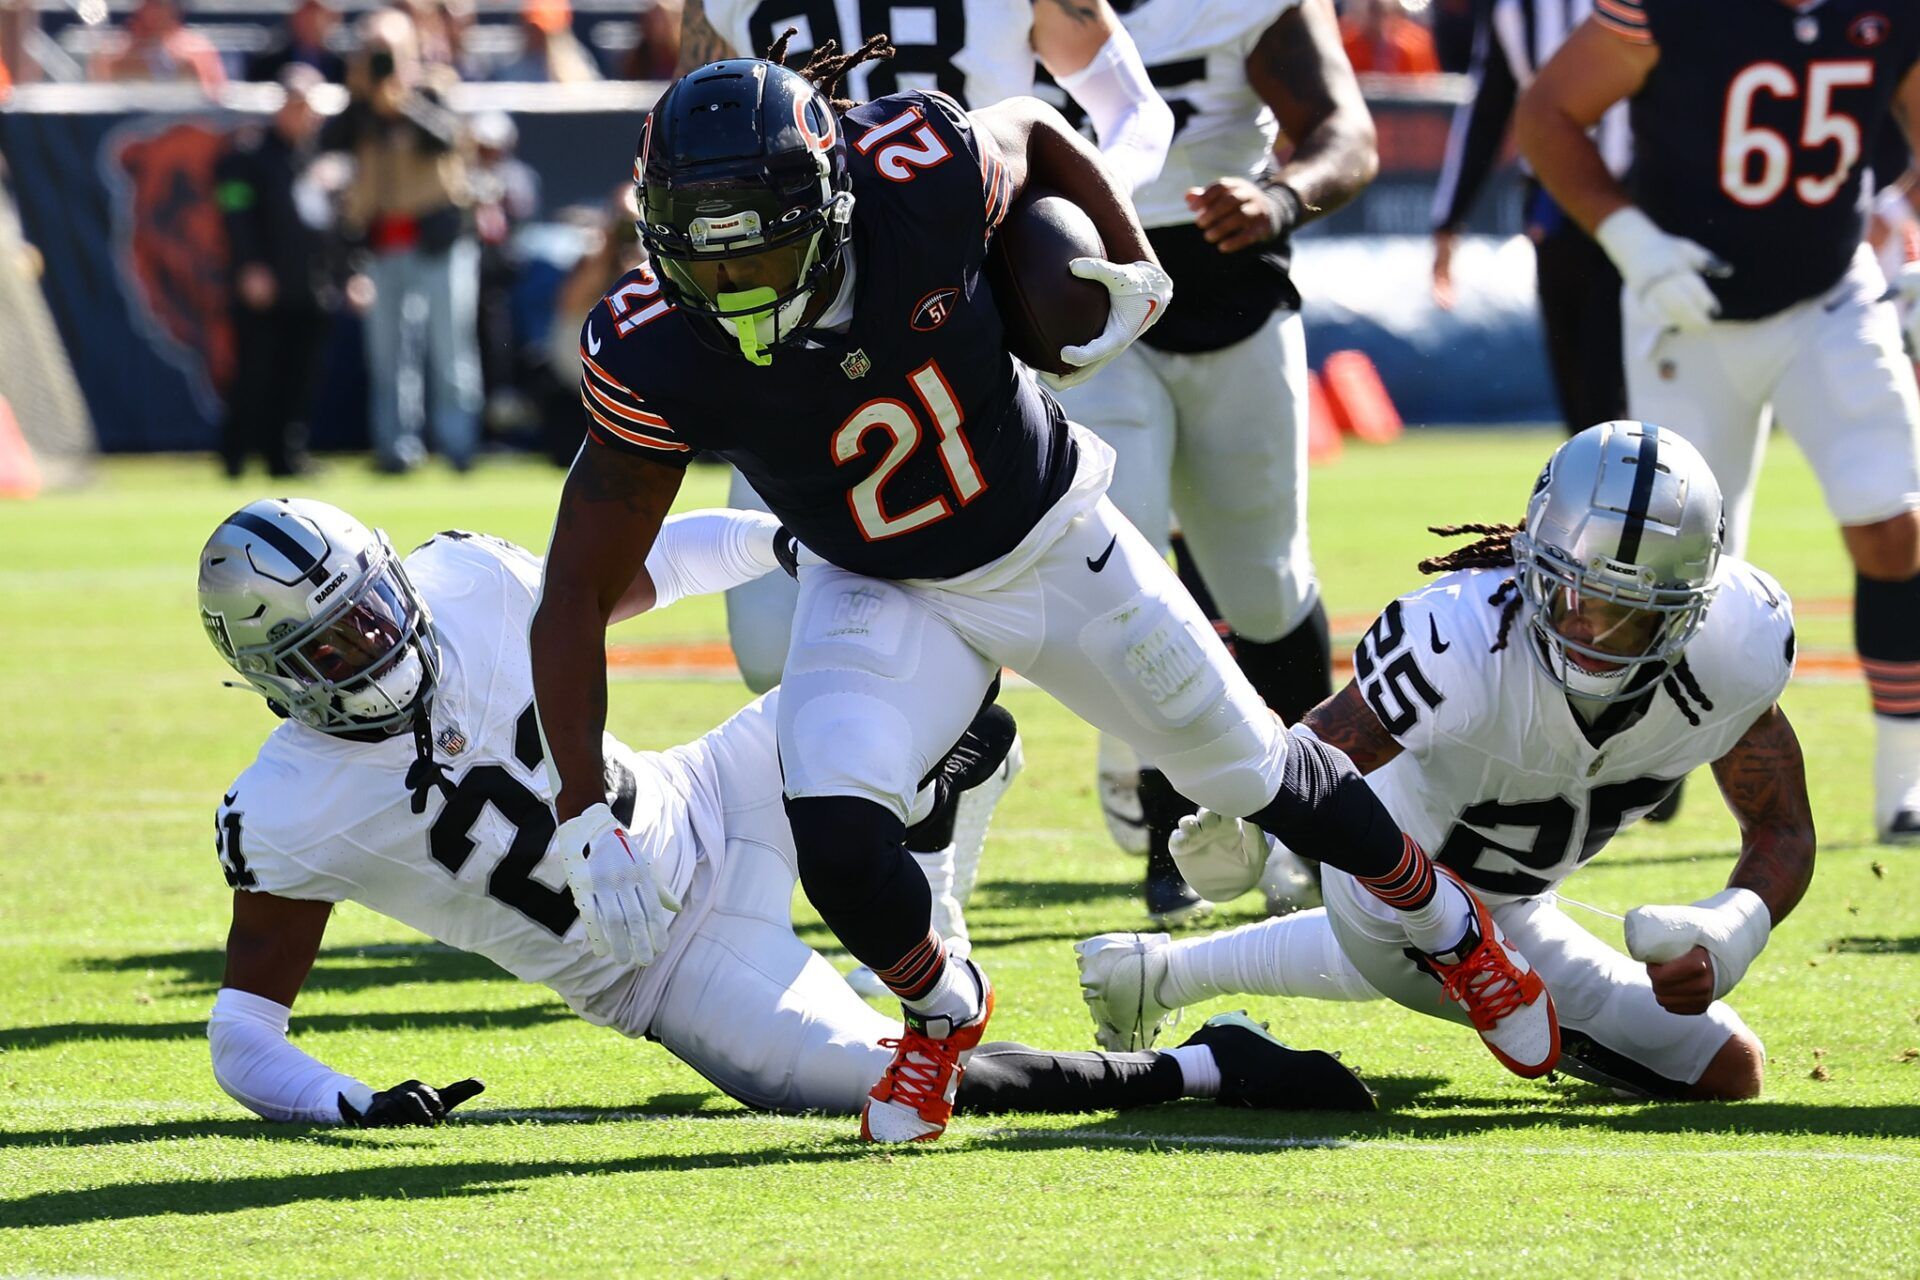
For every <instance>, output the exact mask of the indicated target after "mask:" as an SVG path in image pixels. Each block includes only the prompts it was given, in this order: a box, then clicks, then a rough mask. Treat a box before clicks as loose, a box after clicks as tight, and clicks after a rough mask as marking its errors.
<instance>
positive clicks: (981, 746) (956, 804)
mask: <svg viewBox="0 0 1920 1280" xmlns="http://www.w3.org/2000/svg"><path fill="white" fill-rule="evenodd" d="M1019 735H1020V727H1019V726H1018V725H1017V724H1015V723H1014V720H1013V713H1012V712H1011V711H1008V710H1007V709H1006V708H1005V707H1003V706H1000V705H999V704H998V703H993V702H990V703H988V704H987V705H986V706H984V707H981V708H980V713H979V714H978V715H976V716H974V718H973V723H972V724H970V725H968V726H967V731H966V732H965V733H963V734H961V735H960V741H958V742H956V743H954V744H953V750H951V751H949V752H947V754H946V756H945V757H944V758H943V759H942V760H941V761H940V763H939V764H937V765H935V766H934V767H933V772H932V773H930V774H928V775H927V776H926V778H924V779H923V780H922V781H921V784H920V785H921V786H923V787H924V786H926V785H927V784H928V783H932V784H933V788H934V799H933V809H932V811H931V812H929V813H928V814H927V816H926V817H924V818H922V819H921V820H920V821H918V822H916V823H914V824H913V825H912V826H911V827H908V828H907V848H909V849H911V850H913V851H914V852H915V853H937V852H939V851H940V850H942V849H944V848H946V847H947V846H948V845H950V844H952V843H953V822H954V818H955V817H956V816H957V815H958V813H959V809H960V797H961V795H962V794H964V793H965V792H968V791H971V790H973V789H974V788H975V787H977V786H979V785H980V784H981V783H983V782H985V781H986V780H987V779H989V778H991V777H993V775H994V773H995V772H996V771H998V769H999V768H1000V766H1001V765H1002V764H1004V763H1006V759H1007V754H1008V753H1009V752H1011V751H1012V750H1013V742H1014V739H1015V738H1017V737H1018V736H1019Z"/></svg>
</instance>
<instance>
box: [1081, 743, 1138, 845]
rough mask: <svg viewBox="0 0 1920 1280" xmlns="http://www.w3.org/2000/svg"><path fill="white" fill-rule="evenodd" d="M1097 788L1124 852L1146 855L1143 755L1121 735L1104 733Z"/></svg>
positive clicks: (1111, 829) (1110, 832)
mask: <svg viewBox="0 0 1920 1280" xmlns="http://www.w3.org/2000/svg"><path fill="white" fill-rule="evenodd" d="M1093 789H1094V792H1095V794H1097V795H1098V796H1099V797H1100V816H1101V818H1103V819H1104V820H1105V821H1106V824H1107V834H1108V835H1110V836H1112V837H1113V842H1114V843H1115V844H1117V845H1119V846H1120V849H1121V852H1123V853H1130V854H1132V855H1133V856H1134V857H1136V858H1144V857H1146V856H1147V846H1148V836H1147V812H1146V808H1145V807H1144V806H1143V805H1142V804H1141V802H1140V757H1139V756H1136V755H1135V754H1134V753H1133V748H1132V747H1129V746H1128V745H1127V744H1126V743H1124V742H1122V741H1120V739H1118V738H1114V737H1110V736H1108V735H1107V734H1104V733H1103V734H1101V735H1100V756H1099V761H1098V763H1097V764H1096V766H1095V773H1094V786H1093Z"/></svg>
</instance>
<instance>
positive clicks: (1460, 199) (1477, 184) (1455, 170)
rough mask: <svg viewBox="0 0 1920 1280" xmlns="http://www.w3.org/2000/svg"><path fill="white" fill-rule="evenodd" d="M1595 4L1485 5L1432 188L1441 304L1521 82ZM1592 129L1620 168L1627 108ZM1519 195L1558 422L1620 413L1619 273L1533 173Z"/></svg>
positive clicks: (1613, 166) (1450, 295)
mask: <svg viewBox="0 0 1920 1280" xmlns="http://www.w3.org/2000/svg"><path fill="white" fill-rule="evenodd" d="M1592 11H1593V0H1495V3H1494V4H1492V5H1491V6H1490V7H1486V8H1483V9H1482V11H1481V14H1480V20H1479V22H1478V24H1477V25H1476V27H1475V29H1474V42H1473V66H1472V69H1471V70H1472V75H1473V96H1472V97H1471V98H1469V99H1468V100H1467V101H1466V102H1463V103H1461V104H1460V107H1459V109H1458V110H1457V111H1456V112H1455V113H1454V117H1453V128H1452V130H1451V131H1450V132H1449V133H1448V134H1447V151H1446V158H1445V161H1444V163H1443V165H1442V167H1441V170H1440V182H1439V185H1438V186H1436V187H1435V188H1434V192H1433V295H1434V300H1435V301H1436V302H1437V303H1438V304H1439V305H1440V306H1442V307H1452V305H1453V303H1454V299H1455V296H1456V288H1457V286H1456V283H1455V281H1454V278H1453V253H1454V249H1455V248H1456V247H1457V245H1458V244H1459V240H1460V228H1461V227H1462V226H1464V225H1465V224H1466V221H1467V216H1468V214H1469V213H1470V212H1472V209H1473V203H1474V201H1475V200H1476V199H1477V198H1478V197H1479V195H1480V191H1481V189H1482V188H1483V187H1484V186H1485V185H1486V181H1487V178H1488V176H1489V175H1490V174H1491V173H1492V172H1493V169H1494V165H1495V163H1496V162H1498V161H1499V160H1500V159H1501V156H1502V153H1503V152H1504V150H1505V143H1506V137H1507V125H1508V123H1509V122H1510V121H1511V120H1512V118H1513V108H1514V104H1515V102H1516V101H1518V99H1519V96H1520V90H1521V89H1524V88H1525V87H1526V86H1527V85H1529V84H1531V83H1533V77H1534V73H1535V72H1536V71H1538V69H1539V68H1540V67H1541V66H1542V65H1543V64H1544V63H1545V62H1546V60H1547V59H1548V58H1550V57H1552V56H1553V51H1554V50H1555V49H1558V48H1559V47H1560V45H1561V43H1562V42H1564V41H1565V40H1566V38H1567V36H1568V35H1569V34H1571V33H1572V31H1573V30H1574V29H1575V28H1576V27H1578V26H1579V25H1580V24H1581V23H1582V22H1584V21H1585V20H1586V18H1587V15H1588V14H1590V13H1591V12H1592ZM1595 134H1596V143H1597V145H1598V146H1599V148H1600V154H1601V155H1602V156H1604V157H1605V158H1606V162H1607V169H1608V171H1609V172H1611V173H1614V174H1624V173H1625V172H1626V171H1627V165H1628V163H1629V161H1630V160H1631V159H1632V157H1633V144H1632V138H1631V135H1630V132H1629V127H1628V124H1627V109H1626V107H1625V106H1624V105H1621V106H1616V107H1615V108H1613V109H1612V110H1611V111H1608V112H1607V114H1606V116H1605V117H1604V118H1603V119H1602V120H1601V122H1600V124H1599V127H1598V128H1597V129H1596V130H1595ZM1525 198H1526V210H1525V218H1526V232H1527V239H1528V240H1530V241H1532V242H1533V261H1534V277H1535V285H1536V287H1537V289H1538V292H1539V295H1540V321H1541V327H1542V329H1543V330H1544V331H1545V336H1546V340H1547V360H1548V364H1549V366H1550V368H1551V369H1552V371H1553V387H1554V391H1555V393H1556V394H1557V395H1558V397H1559V401H1560V418H1561V422H1562V424H1563V425H1564V426H1565V427H1566V429H1567V433H1568V434H1569V435H1571V434H1573V433H1574V432H1576V431H1580V430H1583V429H1585V428H1586V427H1589V426H1591V425H1592V424H1594V423H1596V422H1609V421H1611V420H1613V419H1615V418H1620V417H1625V416H1626V412H1627V382H1626V374H1625V373H1624V372H1623V371H1622V369H1621V364H1620V273H1619V272H1617V271H1615V270H1614V269H1613V263H1612V262H1611V261H1610V260H1609V259H1608V258H1607V255H1606V253H1605V252H1604V251H1603V250H1602V249H1601V248H1600V246H1599V245H1597V244H1595V243H1594V240H1593V237H1592V236H1590V235H1588V234H1587V233H1586V231H1585V230H1584V229H1583V228H1582V227H1581V226H1580V224H1579V223H1577V222H1575V221H1574V220H1573V219H1571V218H1569V217H1567V215H1566V214H1565V213H1563V212H1562V211H1561V209H1560V207H1559V206H1558V205H1556V204H1555V203H1554V202H1553V197H1552V196H1549V195H1548V194H1547V193H1546V191H1545V190H1544V189H1543V188H1542V187H1541V186H1540V183H1539V182H1538V181H1537V180H1532V179H1530V180H1529V181H1528V182H1527V185H1526V197H1525Z"/></svg>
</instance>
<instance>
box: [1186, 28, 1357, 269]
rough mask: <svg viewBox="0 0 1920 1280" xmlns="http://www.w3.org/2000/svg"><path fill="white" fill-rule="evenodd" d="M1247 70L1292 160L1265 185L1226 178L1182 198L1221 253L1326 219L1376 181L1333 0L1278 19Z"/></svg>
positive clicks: (1243, 247)
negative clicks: (1277, 122) (1322, 218)
mask: <svg viewBox="0 0 1920 1280" xmlns="http://www.w3.org/2000/svg"><path fill="white" fill-rule="evenodd" d="M1246 68H1247V83H1249V84H1250V85H1252V86H1253V90H1254V92H1255V93H1257V94H1259V95H1260V99H1261V101H1263V102H1265V103H1266V104H1267V105H1268V106H1269V107H1271V108H1273V114H1274V116H1275V118H1277V119H1278V120H1279V121H1280V130H1281V133H1282V135H1283V136H1284V137H1285V139H1286V141H1287V143H1288V144H1289V145H1290V146H1291V147H1292V148H1293V150H1292V152H1291V154H1290V155H1289V156H1288V157H1287V159H1286V161H1285V163H1283V164H1282V165H1281V166H1280V169H1279V172H1278V173H1276V174H1274V175H1273V176H1272V177H1271V178H1269V179H1267V180H1266V181H1264V182H1253V181H1250V180H1248V179H1246V178H1241V177H1226V178H1220V179H1218V180H1216V181H1215V182H1214V183H1213V184H1212V185H1211V186H1209V187H1207V188H1206V189H1205V190H1203V191H1200V190H1196V191H1189V192H1188V193H1187V205H1188V207H1189V208H1191V209H1192V210H1193V211H1194V214H1195V215H1196V216H1195V218H1194V221H1195V222H1196V223H1197V224H1198V226H1199V227H1200V230H1201V231H1202V232H1204V233H1205V234H1206V237H1207V242H1208V243H1209V244H1212V245H1214V246H1215V247H1216V248H1218V249H1219V250H1220V252H1222V253H1235V252H1238V251H1239V250H1241V249H1246V248H1250V247H1251V246H1253V245H1256V244H1260V243H1261V242H1263V241H1267V240H1272V239H1275V238H1276V237H1279V236H1282V235H1285V234H1286V233H1287V232H1289V231H1291V230H1292V229H1293V228H1294V227H1296V226H1298V225H1300V224H1301V223H1303V222H1310V221H1312V220H1313V219H1314V218H1318V217H1320V216H1321V215H1322V214H1326V213H1331V212H1333V211H1334V210H1335V209H1338V208H1339V207H1340V206H1341V205H1343V204H1345V203H1347V201H1349V200H1351V199H1353V198H1354V197H1355V196H1356V195H1358V194H1360V191H1361V189H1362V188H1363V187H1365V186H1366V185H1367V184H1368V183H1369V182H1372V181H1373V176H1374V174H1376V173H1378V172H1379V171H1380V150H1379V144H1378V140H1377V138H1376V136H1375V134H1374V128H1373V116H1372V114H1371V113H1369V112H1368V111H1367V104H1366V102H1365V100H1363V99H1362V98H1361V96H1360V85H1359V82H1358V81H1356V80H1355V79H1354V78H1353V67H1352V65H1351V64H1350V63H1348V61H1347V55H1346V51H1345V50H1344V49H1343V48H1342V47H1341V44H1340V23H1339V19H1338V18H1336V17H1335V16H1334V12H1333V3H1332V0H1305V2H1304V3H1302V4H1300V5H1297V6H1296V7H1294V8H1292V9H1289V10H1288V11H1287V12H1285V13H1283V14H1281V15H1280V17H1279V18H1278V19H1277V20H1276V21H1275V22H1274V24H1273V25H1272V26H1270V27H1268V28H1267V30H1266V32H1265V33H1264V34H1263V35H1262V36H1261V37H1260V42H1259V43H1258V44H1256V45H1255V46H1254V47H1253V52H1252V53H1250V54H1248V55H1247V63H1246Z"/></svg>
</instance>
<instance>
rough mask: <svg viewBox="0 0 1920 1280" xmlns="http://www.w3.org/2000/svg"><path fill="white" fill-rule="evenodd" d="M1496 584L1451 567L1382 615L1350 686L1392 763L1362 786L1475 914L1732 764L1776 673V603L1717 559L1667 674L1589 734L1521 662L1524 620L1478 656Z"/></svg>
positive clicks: (1786, 613)
mask: <svg viewBox="0 0 1920 1280" xmlns="http://www.w3.org/2000/svg"><path fill="white" fill-rule="evenodd" d="M1509 576H1511V575H1510V571H1508V570H1505V569H1469V570H1463V571H1460V572H1456V573H1450V574H1447V575H1446V576H1444V577H1441V578H1438V579H1435V580H1434V582H1433V583H1432V584H1430V585H1429V586H1427V587H1426V588H1424V589H1422V590H1420V591H1415V592H1411V593H1409V594H1408V595H1405V596H1402V597H1400V599H1398V600H1396V601H1394V602H1393V603H1392V604H1390V605H1388V606H1387V608H1386V610H1385V611H1384V612H1383V613H1381V615H1380V617H1379V618H1378V619H1377V620H1376V621H1375V622H1374V624H1373V627H1372V628H1371V629H1370V630H1369V631H1368V632H1367V634H1366V635H1365V636H1364V637H1363V638H1362V639H1361V641H1360V643H1359V645H1358V646H1357V647H1356V648H1355V650H1354V655H1353V665H1354V679H1355V681H1356V682H1357V683H1358V684H1359V686H1360V690H1361V693H1362V695H1363V696H1364V697H1365V698H1366V701H1367V705H1368V706H1369V707H1371V708H1372V709H1373V713H1374V714H1375V715H1376V716H1378V717H1379V720H1380V723H1381V725H1382V726H1384V727H1385V728H1386V730H1387V731H1388V732H1389V733H1391V734H1392V735H1393V736H1394V738H1395V740H1397V741H1398V742H1399V743H1400V745H1401V746H1402V747H1403V748H1405V750H1404V751H1403V752H1402V754H1400V755H1399V756H1396V757H1395V758H1394V759H1393V760H1392V761H1390V762H1389V763H1387V764H1386V765H1385V766H1383V767H1382V768H1380V769H1377V770H1375V771H1374V772H1373V773H1371V774H1369V775H1368V776H1367V781H1368V783H1369V784H1371V785H1372V787H1373V789H1374V791H1375V792H1376V793H1377V794H1378V795H1379V796H1380V798H1381V800H1382V801H1383V802H1384V803H1385V804H1386V806H1387V809H1388V811H1389V812H1391V813H1392V814H1393V816H1394V818H1395V820H1396V821H1398V822H1399V823H1400V826H1401V828H1402V829H1403V830H1405V831H1406V832H1408V833H1409V834H1410V835H1412V836H1413V838H1414V839H1416V840H1418V841H1419V842H1420V843H1421V844H1422V845H1423V846H1425V848H1426V849H1427V850H1428V852H1430V853H1431V854H1432V855H1433V856H1434V857H1435V858H1436V859H1437V860H1438V861H1440V862H1442V863H1444V864H1446V865H1447V866H1449V867H1452V868H1453V869H1454V870H1455V871H1457V872H1459V873H1460V875H1461V877H1462V878H1464V879H1465V880H1466V881H1467V883H1469V884H1471V885H1472V886H1473V887H1474V888H1475V889H1476V890H1478V891H1479V892H1480V893H1481V894H1482V896H1484V897H1486V898H1487V899H1488V900H1489V901H1491V902H1496V903H1497V902H1502V901H1508V900H1511V899H1514V898H1523V897H1532V896H1535V895H1538V894H1543V893H1546V892H1548V891H1550V890H1551V889H1553V888H1554V887H1555V886H1556V885H1558V884H1559V883H1560V882H1561V881H1563V880H1565V879H1566V878H1567V877H1568V876H1570V875H1572V874H1573V873H1574V872H1575V871H1577V870H1578V869H1579V868H1580V866H1581V864H1582V863H1584V862H1586V860H1587V859H1589V858H1591V857H1593V855H1594V854H1596V853H1598V852H1600V850H1601V848H1602V847H1603V846H1604V845H1605V844H1606V843H1607V841H1608V840H1610V839H1612V838H1613V835H1614V833H1615V832H1617V831H1619V830H1620V829H1621V828H1622V827H1625V826H1626V825H1627V824H1629V823H1631V822H1635V821H1637V820H1639V819H1640V818H1641V817H1644V816H1645V815H1646V814H1647V812H1648V811H1650V810H1651V809H1653V808H1654V807H1655V806H1657V805H1658V804H1659V803H1660V802H1661V801H1662V800H1663V799H1665V798H1666V796H1667V794H1668V793H1669V792H1671V791H1672V790H1673V788H1674V787H1675V785H1677V784H1678V782H1679V781H1680V779H1682V778H1684V777H1686V775H1687V774H1688V773H1690V772H1692V771H1693V770H1694V769H1696V768H1698V767H1699V766H1701V765H1703V764H1707V763H1710V762H1711V761H1714V760H1718V759H1719V758H1720V757H1721V756H1723V755H1725V754H1726V753H1727V752H1728V751H1729V750H1731V749H1732V747H1733V745H1734V744H1735V743H1736V742H1738V741H1739V740H1740V738H1741V737H1742V736H1743V735H1744V734H1745V733H1746V731H1747V729H1748V728H1749V727H1750V726H1751V725H1752V724H1753V722H1754V721H1755V720H1756V719H1758V718H1759V716H1760V715H1761V714H1762V713H1763V712H1765V711H1766V710H1767V708H1769V707H1770V706H1772V705H1773V704H1774V702H1775V701H1776V700H1777V699H1778V698H1779V696H1780V692H1781V690H1782V689H1784V688H1785V687H1786V684H1787V679H1788V677H1789V676H1791V675H1792V673H1793V656H1794V649H1793V643H1794V641H1793V610H1792V605H1791V604H1790V603H1789V601H1788V599H1787V595H1786V592H1784V591H1782V590H1781V589H1780V586H1779V584H1778V583H1776V582H1774V580H1773V579H1772V578H1770V577H1768V576H1767V575H1766V574H1765V573H1762V572H1761V571H1760V570H1758V569H1756V568H1754V567H1753V566H1752V565H1750V564H1747V563H1745V562H1744V561H1741V560H1737V559H1735V558H1733V557H1731V556H1722V557H1721V559H1720V566H1719V569H1718V572H1717V574H1716V581H1717V583H1718V590H1717V592H1716V593H1715V595H1714V597H1713V601H1712V603H1711V604H1710V605H1709V606H1708V609H1707V616H1706V620H1705V622H1703V623H1702V624H1701V627H1700V630H1699V632H1698V633H1697V634H1696V635H1695V636H1694V638H1693V641H1692V643H1690V644H1689V645H1688V646H1687V650H1686V654H1685V657H1684V658H1683V660H1682V661H1681V662H1680V663H1678V664H1676V665H1675V666H1674V667H1673V668H1671V669H1669V671H1668V672H1667V673H1666V675H1665V676H1663V677H1662V678H1661V679H1660V680H1659V681H1657V682H1656V683H1654V684H1651V685H1649V686H1648V688H1647V689H1646V691H1645V692H1644V693H1643V694H1641V695H1640V696H1639V697H1637V698H1629V699H1627V700H1626V701H1623V702H1620V703H1616V704H1614V705H1613V706H1611V707H1608V708H1606V709H1605V710H1604V711H1602V713H1601V714H1600V715H1598V716H1597V717H1596V718H1595V719H1594V720H1593V721H1592V722H1591V723H1589V722H1588V721H1586V720H1585V719H1583V718H1582V717H1581V716H1580V715H1579V714H1578V713H1577V712H1576V711H1575V710H1574V709H1573V707H1572V706H1571V705H1570V704H1569V702H1568V699H1567V695H1566V694H1565V692H1564V691H1562V689H1561V688H1560V686H1559V685H1558V684H1557V683H1556V682H1555V681H1554V680H1553V679H1552V678H1550V677H1549V676H1548V675H1547V674H1546V672H1545V671H1543V670H1542V669H1541V666H1540V664H1539V663H1538V662H1536V661H1535V659H1534V656H1533V655H1532V654H1531V653H1529V652H1528V648H1529V646H1531V645H1533V644H1535V643H1536V641H1535V640H1534V638H1533V636H1532V633H1531V631H1530V630H1529V628H1528V626H1527V620H1526V613H1525V610H1524V607H1523V609H1522V612H1521V614H1520V615H1519V616H1518V617H1516V618H1515V619H1514V622H1513V626H1512V627H1511V629H1510V630H1509V631H1508V633H1507V643H1506V646H1505V647H1504V648H1501V649H1499V650H1498V651H1495V650H1494V645H1495V643H1496V640H1497V637H1498V634H1499V631H1500V615H1501V611H1502V610H1501V606H1500V605H1496V604H1491V603H1489V597H1490V596H1492V595H1493V594H1494V592H1495V591H1496V590H1498V588H1499V587H1500V585H1501V583H1502V582H1503V581H1505V580H1506V579H1507V578H1508V577H1509Z"/></svg>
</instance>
